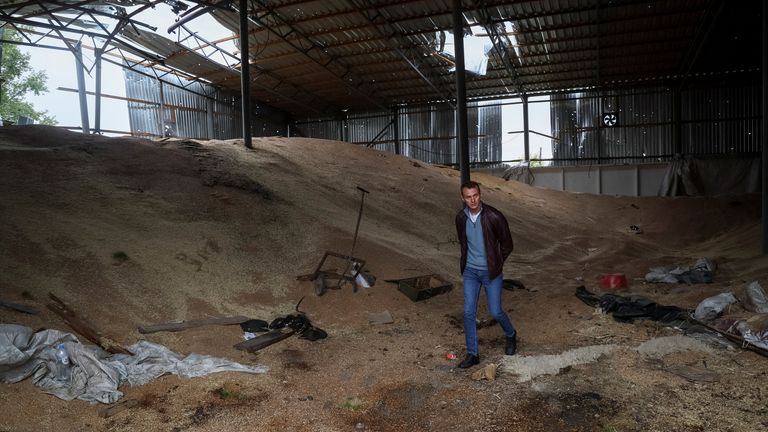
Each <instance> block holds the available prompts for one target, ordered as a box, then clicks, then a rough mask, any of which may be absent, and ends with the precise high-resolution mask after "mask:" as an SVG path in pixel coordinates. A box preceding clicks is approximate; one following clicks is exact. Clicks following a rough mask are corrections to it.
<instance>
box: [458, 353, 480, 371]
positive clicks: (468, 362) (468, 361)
mask: <svg viewBox="0 0 768 432" xmlns="http://www.w3.org/2000/svg"><path fill="white" fill-rule="evenodd" d="M478 363H480V357H478V356H476V355H472V354H467V356H466V357H464V360H463V361H462V362H461V363H459V368H460V369H466V368H468V367H471V366H474V365H476V364H478Z"/></svg>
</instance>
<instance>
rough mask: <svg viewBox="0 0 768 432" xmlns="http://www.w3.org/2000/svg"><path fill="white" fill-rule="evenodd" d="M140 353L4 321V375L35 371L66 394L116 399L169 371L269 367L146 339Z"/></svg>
mask: <svg viewBox="0 0 768 432" xmlns="http://www.w3.org/2000/svg"><path fill="white" fill-rule="evenodd" d="M59 343H63V344H64V347H65V349H66V350H67V353H68V355H69V358H70V364H69V365H62V364H61V363H57V362H56V357H55V352H56V345H57V344H59ZM129 350H130V351H131V352H133V353H135V355H133V356H129V355H126V354H112V355H111V354H109V353H107V352H106V351H104V350H102V349H101V348H99V347H96V346H93V345H83V344H81V343H80V342H79V341H78V340H77V338H76V337H75V336H74V335H72V334H70V333H64V332H61V331H58V330H41V331H39V332H33V331H32V329H30V328H28V327H24V326H20V325H15V324H0V381H2V382H4V383H15V382H19V381H22V380H24V379H26V378H28V377H30V376H32V381H33V383H34V384H35V385H36V386H38V387H40V388H42V389H43V390H44V391H45V392H46V393H50V394H53V395H55V396H56V397H59V398H61V399H65V400H72V399H81V400H86V401H89V402H92V403H95V402H101V403H113V402H115V401H117V400H118V399H120V397H122V395H123V393H122V392H120V391H119V390H117V389H118V387H119V386H120V385H121V384H124V383H128V384H131V385H140V384H145V383H147V382H149V381H151V380H153V379H154V378H157V377H159V376H160V375H164V374H169V373H170V374H175V375H179V376H181V377H185V378H192V377H199V376H203V375H207V374H210V373H215V372H224V371H235V372H247V373H265V372H267V370H268V369H267V368H266V367H264V366H247V365H242V364H239V363H235V362H232V361H229V360H226V359H222V358H217V357H211V356H204V355H199V354H190V355H188V356H186V357H182V356H180V355H179V354H176V353H174V352H173V351H171V350H169V349H168V348H166V347H164V346H162V345H158V344H153V343H151V342H146V341H142V342H139V343H136V344H134V345H132V346H130V347H129Z"/></svg>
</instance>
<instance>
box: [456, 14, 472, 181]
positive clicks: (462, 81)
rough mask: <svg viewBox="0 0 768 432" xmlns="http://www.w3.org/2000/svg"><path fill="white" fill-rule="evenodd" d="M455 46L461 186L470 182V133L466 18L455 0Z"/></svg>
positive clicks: (457, 129) (457, 134) (457, 137)
mask: <svg viewBox="0 0 768 432" xmlns="http://www.w3.org/2000/svg"><path fill="white" fill-rule="evenodd" d="M453 44H454V46H455V49H456V149H457V152H456V156H458V160H457V161H456V162H458V163H459V170H460V171H461V184H464V183H466V182H468V181H469V177H470V176H469V133H468V132H467V87H466V85H467V81H466V72H465V71H464V16H463V15H462V13H461V0H453Z"/></svg>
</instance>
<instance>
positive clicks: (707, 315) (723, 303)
mask: <svg viewBox="0 0 768 432" xmlns="http://www.w3.org/2000/svg"><path fill="white" fill-rule="evenodd" d="M737 301H738V300H737V299H736V296H734V295H733V293H720V294H718V295H716V296H712V297H708V298H705V299H704V300H702V301H701V303H699V305H698V306H696V311H695V312H694V313H693V317H694V318H696V319H697V320H698V321H703V322H707V321H712V320H713V319H715V318H717V317H719V316H720V315H722V314H723V311H725V308H727V307H728V306H729V305H732V304H733V303H736V302H737Z"/></svg>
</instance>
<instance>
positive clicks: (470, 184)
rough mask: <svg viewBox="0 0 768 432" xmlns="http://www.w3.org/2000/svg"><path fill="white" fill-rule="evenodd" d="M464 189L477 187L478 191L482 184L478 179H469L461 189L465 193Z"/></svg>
mask: <svg viewBox="0 0 768 432" xmlns="http://www.w3.org/2000/svg"><path fill="white" fill-rule="evenodd" d="M464 189H477V191H478V192H479V191H480V185H479V184H478V183H477V182H476V181H472V180H469V181H465V182H464V183H462V184H461V189H459V190H460V191H461V193H464Z"/></svg>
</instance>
